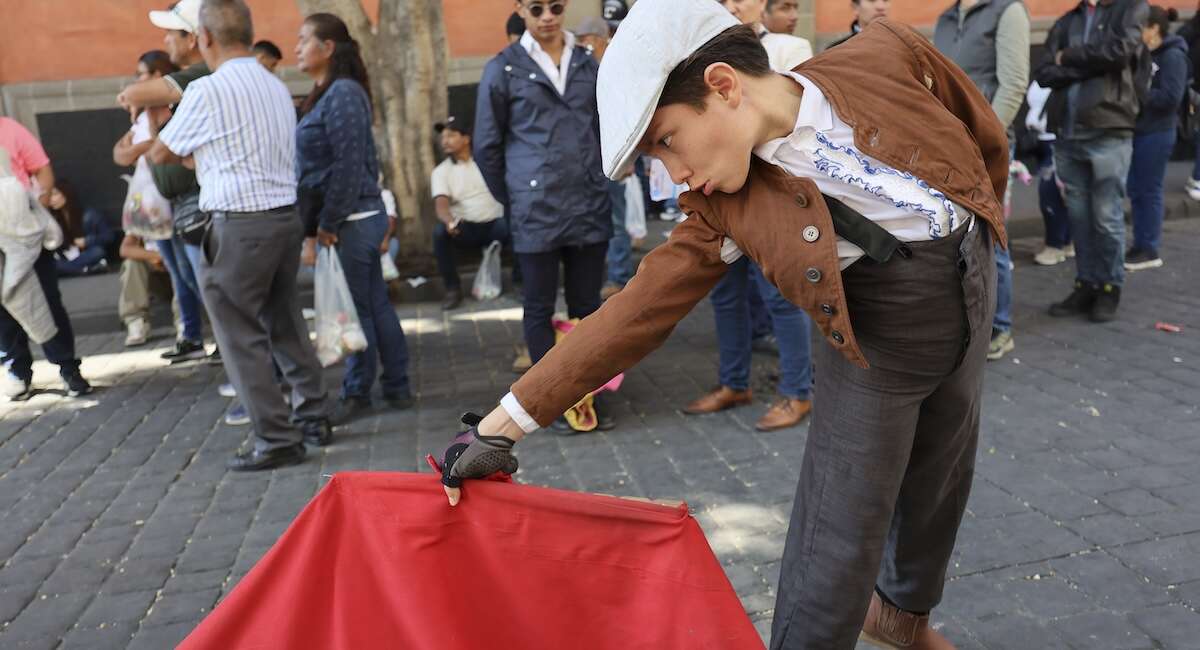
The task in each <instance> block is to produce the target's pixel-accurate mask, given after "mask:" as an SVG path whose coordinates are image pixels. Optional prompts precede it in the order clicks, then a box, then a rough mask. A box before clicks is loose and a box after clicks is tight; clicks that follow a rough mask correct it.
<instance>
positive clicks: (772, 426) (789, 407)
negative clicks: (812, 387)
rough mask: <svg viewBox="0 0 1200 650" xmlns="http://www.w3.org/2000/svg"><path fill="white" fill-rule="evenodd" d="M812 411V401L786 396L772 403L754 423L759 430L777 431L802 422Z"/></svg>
mask: <svg viewBox="0 0 1200 650" xmlns="http://www.w3.org/2000/svg"><path fill="white" fill-rule="evenodd" d="M810 411H812V402H811V401H809V400H806V399H792V398H790V397H785V398H783V399H781V400H779V401H778V402H775V403H774V404H772V405H771V408H769V409H767V412H766V413H764V414H763V416H762V417H761V418H759V420H758V423H757V424H755V425H754V428H755V429H758V430H759V431H777V430H779V429H786V428H788V427H794V426H796V425H797V424H800V421H801V420H803V419H804V418H806V417H808V414H809V412H810Z"/></svg>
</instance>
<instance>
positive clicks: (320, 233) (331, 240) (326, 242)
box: [317, 228, 338, 246]
mask: <svg viewBox="0 0 1200 650" xmlns="http://www.w3.org/2000/svg"><path fill="white" fill-rule="evenodd" d="M317 243H318V244H320V245H322V246H337V243H338V236H337V235H335V234H333V233H331V232H329V231H328V230H325V229H324V228H317Z"/></svg>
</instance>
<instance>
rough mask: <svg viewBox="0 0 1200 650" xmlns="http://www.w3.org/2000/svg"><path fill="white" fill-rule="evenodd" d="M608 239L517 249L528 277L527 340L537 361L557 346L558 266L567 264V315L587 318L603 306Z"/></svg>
mask: <svg viewBox="0 0 1200 650" xmlns="http://www.w3.org/2000/svg"><path fill="white" fill-rule="evenodd" d="M607 251H608V243H607V242H600V243H597V244H587V245H585V246H563V247H562V248H556V249H554V250H551V251H546V252H543V253H517V263H518V264H520V265H521V275H522V276H523V277H524V282H525V284H524V291H523V293H524V307H525V314H524V316H523V318H522V325H523V326H524V329H525V344H526V345H528V346H529V358H530V359H531V360H532V361H533V362H534V363H537V362H538V361H539V360H540V359H541V358H542V357H544V356H546V353H547V352H549V351H550V348H551V347H553V346H554V325H553V324H552V323H551V319H552V318H553V316H554V307H555V304H556V303H557V301H558V268H559V265H560V264H561V265H562V268H563V296H564V297H565V298H566V301H567V318H584V317H586V316H589V315H591V313H592V312H594V311H596V310H597V309H599V308H600V287H601V285H603V284H604V256H605V254H606V252H607Z"/></svg>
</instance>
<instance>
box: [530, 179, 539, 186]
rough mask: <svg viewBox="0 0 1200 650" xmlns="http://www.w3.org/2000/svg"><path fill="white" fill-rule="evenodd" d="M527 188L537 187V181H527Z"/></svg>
mask: <svg viewBox="0 0 1200 650" xmlns="http://www.w3.org/2000/svg"><path fill="white" fill-rule="evenodd" d="M529 187H537V181H536V180H533V181H529Z"/></svg>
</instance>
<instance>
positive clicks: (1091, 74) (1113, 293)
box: [1035, 0, 1150, 322]
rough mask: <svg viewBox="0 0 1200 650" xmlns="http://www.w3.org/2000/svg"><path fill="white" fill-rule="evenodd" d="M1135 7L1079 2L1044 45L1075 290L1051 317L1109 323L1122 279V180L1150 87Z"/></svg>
mask: <svg viewBox="0 0 1200 650" xmlns="http://www.w3.org/2000/svg"><path fill="white" fill-rule="evenodd" d="M1148 15H1149V6H1148V5H1147V4H1146V2H1145V0H1083V1H1082V2H1080V3H1079V5H1078V6H1077V7H1075V8H1074V9H1072V10H1071V11H1069V12H1067V14H1066V15H1064V16H1063V17H1062V18H1059V19H1058V21H1057V22H1056V23H1054V27H1053V28H1051V30H1050V34H1049V35H1048V36H1047V37H1046V49H1045V54H1044V55H1043V59H1042V61H1041V64H1040V65H1039V66H1038V68H1037V72H1036V74H1035V77H1036V79H1037V82H1038V83H1039V84H1041V85H1042V86H1044V87H1046V88H1051V89H1053V92H1052V93H1051V95H1050V99H1049V101H1048V102H1047V104H1046V116H1047V119H1048V121H1049V128H1050V129H1051V130H1052V131H1054V133H1055V135H1057V136H1058V141H1057V143H1056V145H1055V151H1054V157H1055V163H1056V165H1057V167H1058V175H1059V178H1061V179H1062V181H1063V183H1064V184H1065V185H1066V190H1067V191H1066V204H1067V213H1068V215H1069V217H1070V220H1071V233H1072V234H1073V235H1074V237H1075V264H1076V268H1077V272H1076V276H1075V289H1074V291H1073V292H1072V293H1071V295H1070V296H1069V297H1068V298H1067V299H1066V300H1064V301H1062V302H1060V303H1056V304H1054V305H1053V306H1052V307H1051V308H1050V314H1051V315H1053V316H1070V315H1075V314H1088V316H1089V317H1090V318H1091V320H1092V321H1094V322H1105V321H1110V320H1112V319H1113V318H1115V317H1116V313H1117V305H1118V304H1119V303H1120V300H1121V284H1122V283H1123V281H1124V279H1125V269H1124V254H1125V212H1124V207H1123V206H1122V200H1123V199H1124V198H1125V178H1126V175H1127V174H1128V172H1129V160H1130V156H1131V155H1132V151H1133V127H1134V124H1135V122H1136V121H1137V116H1138V110H1139V108H1140V104H1141V101H1140V100H1141V96H1142V95H1144V94H1145V92H1146V91H1147V90H1148V89H1149V86H1150V54H1149V53H1148V52H1147V51H1146V49H1145V46H1144V45H1143V43H1142V37H1141V30H1142V27H1143V26H1144V25H1145V24H1146V19H1147V16H1148Z"/></svg>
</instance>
